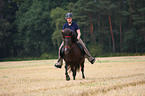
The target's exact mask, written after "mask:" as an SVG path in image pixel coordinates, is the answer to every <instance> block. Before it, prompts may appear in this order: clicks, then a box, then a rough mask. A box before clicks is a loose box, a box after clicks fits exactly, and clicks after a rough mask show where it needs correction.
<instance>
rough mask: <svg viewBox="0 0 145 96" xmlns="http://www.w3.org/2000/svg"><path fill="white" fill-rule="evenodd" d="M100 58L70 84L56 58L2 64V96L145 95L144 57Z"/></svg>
mask: <svg viewBox="0 0 145 96" xmlns="http://www.w3.org/2000/svg"><path fill="white" fill-rule="evenodd" d="M98 59H99V60H100V61H101V63H99V62H98V61H96V62H95V64H93V65H91V64H90V63H89V62H88V61H87V60H86V62H85V77H86V79H82V78H81V77H82V76H81V72H79V73H77V76H76V80H72V74H71V73H70V77H71V80H70V81H66V80H65V69H64V67H62V68H61V69H57V68H55V67H54V64H55V62H56V61H57V60H56V59H55V60H34V61H16V62H0V96H145V56H128V57H103V58H98Z"/></svg>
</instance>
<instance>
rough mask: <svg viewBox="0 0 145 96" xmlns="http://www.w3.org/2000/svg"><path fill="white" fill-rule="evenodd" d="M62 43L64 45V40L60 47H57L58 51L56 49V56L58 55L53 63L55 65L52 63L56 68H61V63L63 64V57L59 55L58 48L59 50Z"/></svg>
mask: <svg viewBox="0 0 145 96" xmlns="http://www.w3.org/2000/svg"><path fill="white" fill-rule="evenodd" d="M63 45H64V42H62V43H61V45H60V47H59V51H58V57H59V59H58V61H57V63H55V65H54V66H55V67H56V68H61V67H62V65H63V58H61V57H60V50H61V48H62V46H63Z"/></svg>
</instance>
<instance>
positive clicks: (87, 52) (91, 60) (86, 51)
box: [78, 39, 95, 64]
mask: <svg viewBox="0 0 145 96" xmlns="http://www.w3.org/2000/svg"><path fill="white" fill-rule="evenodd" d="M78 42H79V43H80V44H81V45H82V46H83V48H84V51H85V53H86V57H87V59H88V60H89V61H90V62H91V63H92V64H93V63H94V62H95V58H93V57H92V56H91V54H90V53H89V51H88V49H87V48H86V46H85V44H84V42H83V41H82V40H81V39H79V40H78Z"/></svg>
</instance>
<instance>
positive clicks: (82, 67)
mask: <svg viewBox="0 0 145 96" xmlns="http://www.w3.org/2000/svg"><path fill="white" fill-rule="evenodd" d="M81 71H82V78H83V79H85V75H84V62H83V63H82V64H81Z"/></svg>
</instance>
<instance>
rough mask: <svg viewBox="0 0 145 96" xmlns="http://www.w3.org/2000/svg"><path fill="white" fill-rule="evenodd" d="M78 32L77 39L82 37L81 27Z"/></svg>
mask: <svg viewBox="0 0 145 96" xmlns="http://www.w3.org/2000/svg"><path fill="white" fill-rule="evenodd" d="M77 33H78V36H77V39H80V37H81V32H80V29H78V30H77Z"/></svg>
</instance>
